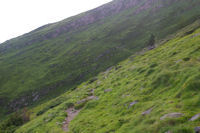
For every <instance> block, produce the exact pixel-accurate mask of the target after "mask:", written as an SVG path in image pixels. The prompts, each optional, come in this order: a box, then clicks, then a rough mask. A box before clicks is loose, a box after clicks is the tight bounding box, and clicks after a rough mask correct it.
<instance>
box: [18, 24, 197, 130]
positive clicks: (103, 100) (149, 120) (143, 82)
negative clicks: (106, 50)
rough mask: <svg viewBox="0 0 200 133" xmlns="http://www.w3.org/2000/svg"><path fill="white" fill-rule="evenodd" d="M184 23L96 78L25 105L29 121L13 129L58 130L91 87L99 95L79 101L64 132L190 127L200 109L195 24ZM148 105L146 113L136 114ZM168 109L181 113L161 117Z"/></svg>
mask: <svg viewBox="0 0 200 133" xmlns="http://www.w3.org/2000/svg"><path fill="white" fill-rule="evenodd" d="M189 27H190V26H188V27H186V28H185V29H183V30H182V31H181V32H179V33H178V34H176V35H174V37H173V39H171V40H169V41H168V42H166V43H164V44H162V45H160V46H158V47H157V48H156V49H153V50H151V51H147V52H145V50H144V51H143V52H140V53H138V54H135V55H132V56H131V57H130V58H129V59H127V60H125V61H123V62H121V63H119V64H118V65H116V66H114V67H113V68H112V69H111V70H107V71H106V72H102V73H100V74H99V75H98V76H97V77H96V78H97V79H96V78H95V79H96V80H89V81H88V82H84V83H82V84H81V85H79V86H78V87H77V88H76V89H75V90H71V91H68V92H66V93H64V94H63V95H61V96H59V97H57V98H56V99H53V100H51V101H48V102H46V103H44V104H42V105H40V106H37V107H34V108H32V109H30V112H31V113H32V114H31V121H30V122H28V123H27V124H25V125H23V126H22V127H20V128H19V129H17V130H16V133H37V132H45V133H46V132H48V133H54V132H60V133H61V132H63V130H62V122H63V121H64V119H65V118H66V116H67V114H66V112H65V110H66V109H67V108H68V107H70V106H71V105H76V102H77V101H79V100H81V99H83V98H85V97H87V96H88V95H90V94H89V93H90V90H91V89H95V91H94V93H95V96H97V97H98V100H91V101H89V102H87V103H85V104H84V105H83V107H82V109H81V112H80V113H79V114H78V116H77V117H75V119H74V120H73V121H71V123H70V126H69V129H70V131H69V133H94V132H95V133H112V132H113V133H138V132H139V133H140V132H147V133H165V132H167V131H169V130H170V131H171V132H173V133H193V132H194V127H196V126H199V124H200V119H197V120H196V121H193V122H191V121H189V119H190V118H191V117H192V116H194V115H195V114H198V113H200V108H199V106H200V104H199V103H200V45H199V44H200V38H199V37H200V29H197V30H194V32H193V33H191V34H188V30H189V31H190V28H189ZM186 33H187V35H186ZM105 89H112V91H110V92H104V90H105ZM136 100H137V101H138V103H137V104H135V105H134V106H132V107H129V104H130V103H131V102H133V101H136ZM150 108H153V110H152V112H151V113H150V114H148V115H145V116H143V115H142V114H141V113H142V112H144V111H146V110H148V109H150ZM39 112H40V113H39ZM172 112H180V113H183V114H184V115H183V116H182V117H180V118H168V119H165V120H160V117H162V116H163V115H165V114H168V113H172ZM38 113H39V114H38Z"/></svg>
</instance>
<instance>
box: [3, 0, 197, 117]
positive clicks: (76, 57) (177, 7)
mask: <svg viewBox="0 0 200 133" xmlns="http://www.w3.org/2000/svg"><path fill="white" fill-rule="evenodd" d="M145 2H146V0H144V1H142V2H140V3H139V4H138V5H137V6H134V7H132V8H130V9H126V10H123V11H121V12H119V13H118V14H114V15H111V16H106V17H105V18H103V19H101V20H100V21H97V22H95V23H92V24H89V25H88V26H82V27H80V28H79V29H74V30H72V31H70V32H67V31H66V32H64V33H62V34H60V35H59V36H57V37H56V38H48V37H44V36H45V35H47V34H49V33H56V30H58V29H60V28H61V27H62V26H65V25H68V24H71V23H72V22H74V21H76V20H78V19H79V18H80V17H81V16H84V15H87V14H89V13H92V12H93V11H89V12H86V13H83V14H81V15H78V16H75V17H71V18H69V19H66V20H63V21H61V22H58V23H54V24H49V25H47V26H45V27H43V28H40V29H37V30H35V31H33V32H30V33H28V34H25V35H23V36H20V37H18V38H15V39H12V40H9V41H7V42H5V43H3V44H1V45H0V100H1V101H3V102H0V105H1V108H2V109H1V111H0V114H1V115H2V117H1V118H3V116H5V112H10V111H13V110H12V109H13V108H14V109H16V108H22V107H24V105H28V106H32V104H35V105H37V104H40V103H42V102H44V101H48V100H50V99H52V98H54V97H56V96H59V95H60V94H62V93H64V92H66V91H68V90H69V89H70V88H74V87H76V86H77V85H79V84H80V83H82V82H83V81H87V80H88V79H90V78H91V77H93V76H95V75H97V74H98V73H99V72H102V71H104V70H106V69H107V68H108V67H110V66H113V65H116V64H117V63H119V62H120V61H122V60H124V59H126V58H127V57H129V56H130V55H132V54H134V53H136V52H138V51H140V50H142V49H143V48H144V47H146V46H147V44H148V43H147V42H148V40H149V37H150V35H151V34H154V35H155V36H156V40H157V41H158V40H160V39H163V38H165V37H166V36H167V35H170V34H171V33H174V32H175V31H177V30H179V29H181V28H182V27H185V26H186V25H188V24H190V23H192V22H194V21H195V20H196V19H197V18H198V17H199V15H200V13H199V12H200V8H199V4H200V3H199V2H198V1H196V0H191V1H188V0H182V1H178V2H175V3H172V4H171V5H169V4H165V5H164V6H163V7H162V8H159V9H157V11H153V10H152V8H153V6H154V5H153V6H152V7H150V8H149V9H147V10H145V11H141V12H140V13H138V14H136V11H137V10H138V9H139V8H140V7H141V6H142V4H143V3H145ZM159 2H160V3H162V2H161V1H159ZM165 2H166V3H169V2H170V1H169V0H168V1H165ZM160 3H158V5H159V4H160ZM141 69H144V68H141ZM153 71H154V70H153V68H152V70H149V72H148V73H147V75H150V74H151V73H153ZM141 72H142V71H141ZM163 74H165V73H164V72H163ZM168 75H170V74H168ZM161 76H162V75H161ZM166 76H167V75H166ZM158 78H159V77H158ZM160 78H161V80H164V79H162V77H160ZM164 78H165V77H164ZM166 78H167V77H166ZM163 82H164V81H163ZM155 85H156V83H155ZM34 93H38V94H39V100H38V101H35V102H34V101H33V99H34V98H35V97H34V96H33V94H34ZM23 99H25V100H23ZM21 101H22V102H21ZM23 101H26V102H23ZM15 102H18V103H17V104H16V103H15ZM8 104H9V106H8ZM11 105H13V106H15V107H13V108H11Z"/></svg>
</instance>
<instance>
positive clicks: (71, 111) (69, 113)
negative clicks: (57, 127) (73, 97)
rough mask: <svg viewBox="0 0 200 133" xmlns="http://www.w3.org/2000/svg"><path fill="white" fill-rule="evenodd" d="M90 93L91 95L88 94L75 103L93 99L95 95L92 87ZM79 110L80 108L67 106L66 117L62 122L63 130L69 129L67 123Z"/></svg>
mask: <svg viewBox="0 0 200 133" xmlns="http://www.w3.org/2000/svg"><path fill="white" fill-rule="evenodd" d="M90 93H91V94H92V95H91V96H88V97H87V98H85V99H82V100H80V101H79V102H77V103H78V104H81V103H82V102H86V101H89V100H93V99H95V98H96V96H94V89H92V90H91V92H90ZM80 111H81V109H80V110H76V109H75V108H74V107H70V108H68V109H67V110H66V112H67V117H66V119H65V121H64V123H63V130H64V131H65V132H67V131H68V130H69V123H70V122H71V121H72V120H73V119H74V118H75V117H76V116H77V115H78V114H79V112H80Z"/></svg>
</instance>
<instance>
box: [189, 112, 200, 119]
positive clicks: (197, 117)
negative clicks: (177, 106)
mask: <svg viewBox="0 0 200 133" xmlns="http://www.w3.org/2000/svg"><path fill="white" fill-rule="evenodd" d="M199 118H200V113H199V114H196V115H195V116H193V117H192V118H190V120H189V121H195V120H197V119H199Z"/></svg>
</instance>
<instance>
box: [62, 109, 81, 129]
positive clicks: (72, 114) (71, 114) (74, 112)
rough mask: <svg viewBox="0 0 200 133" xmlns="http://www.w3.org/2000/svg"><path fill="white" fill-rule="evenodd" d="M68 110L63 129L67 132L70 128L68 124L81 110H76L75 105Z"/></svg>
mask: <svg viewBox="0 0 200 133" xmlns="http://www.w3.org/2000/svg"><path fill="white" fill-rule="evenodd" d="M66 112H67V118H66V119H65V122H64V124H63V130H64V131H66V132H67V131H68V130H69V128H68V126H69V123H70V121H72V120H73V119H74V117H76V116H77V115H78V113H79V112H80V110H76V109H75V108H74V107H71V108H69V109H67V110H66Z"/></svg>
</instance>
